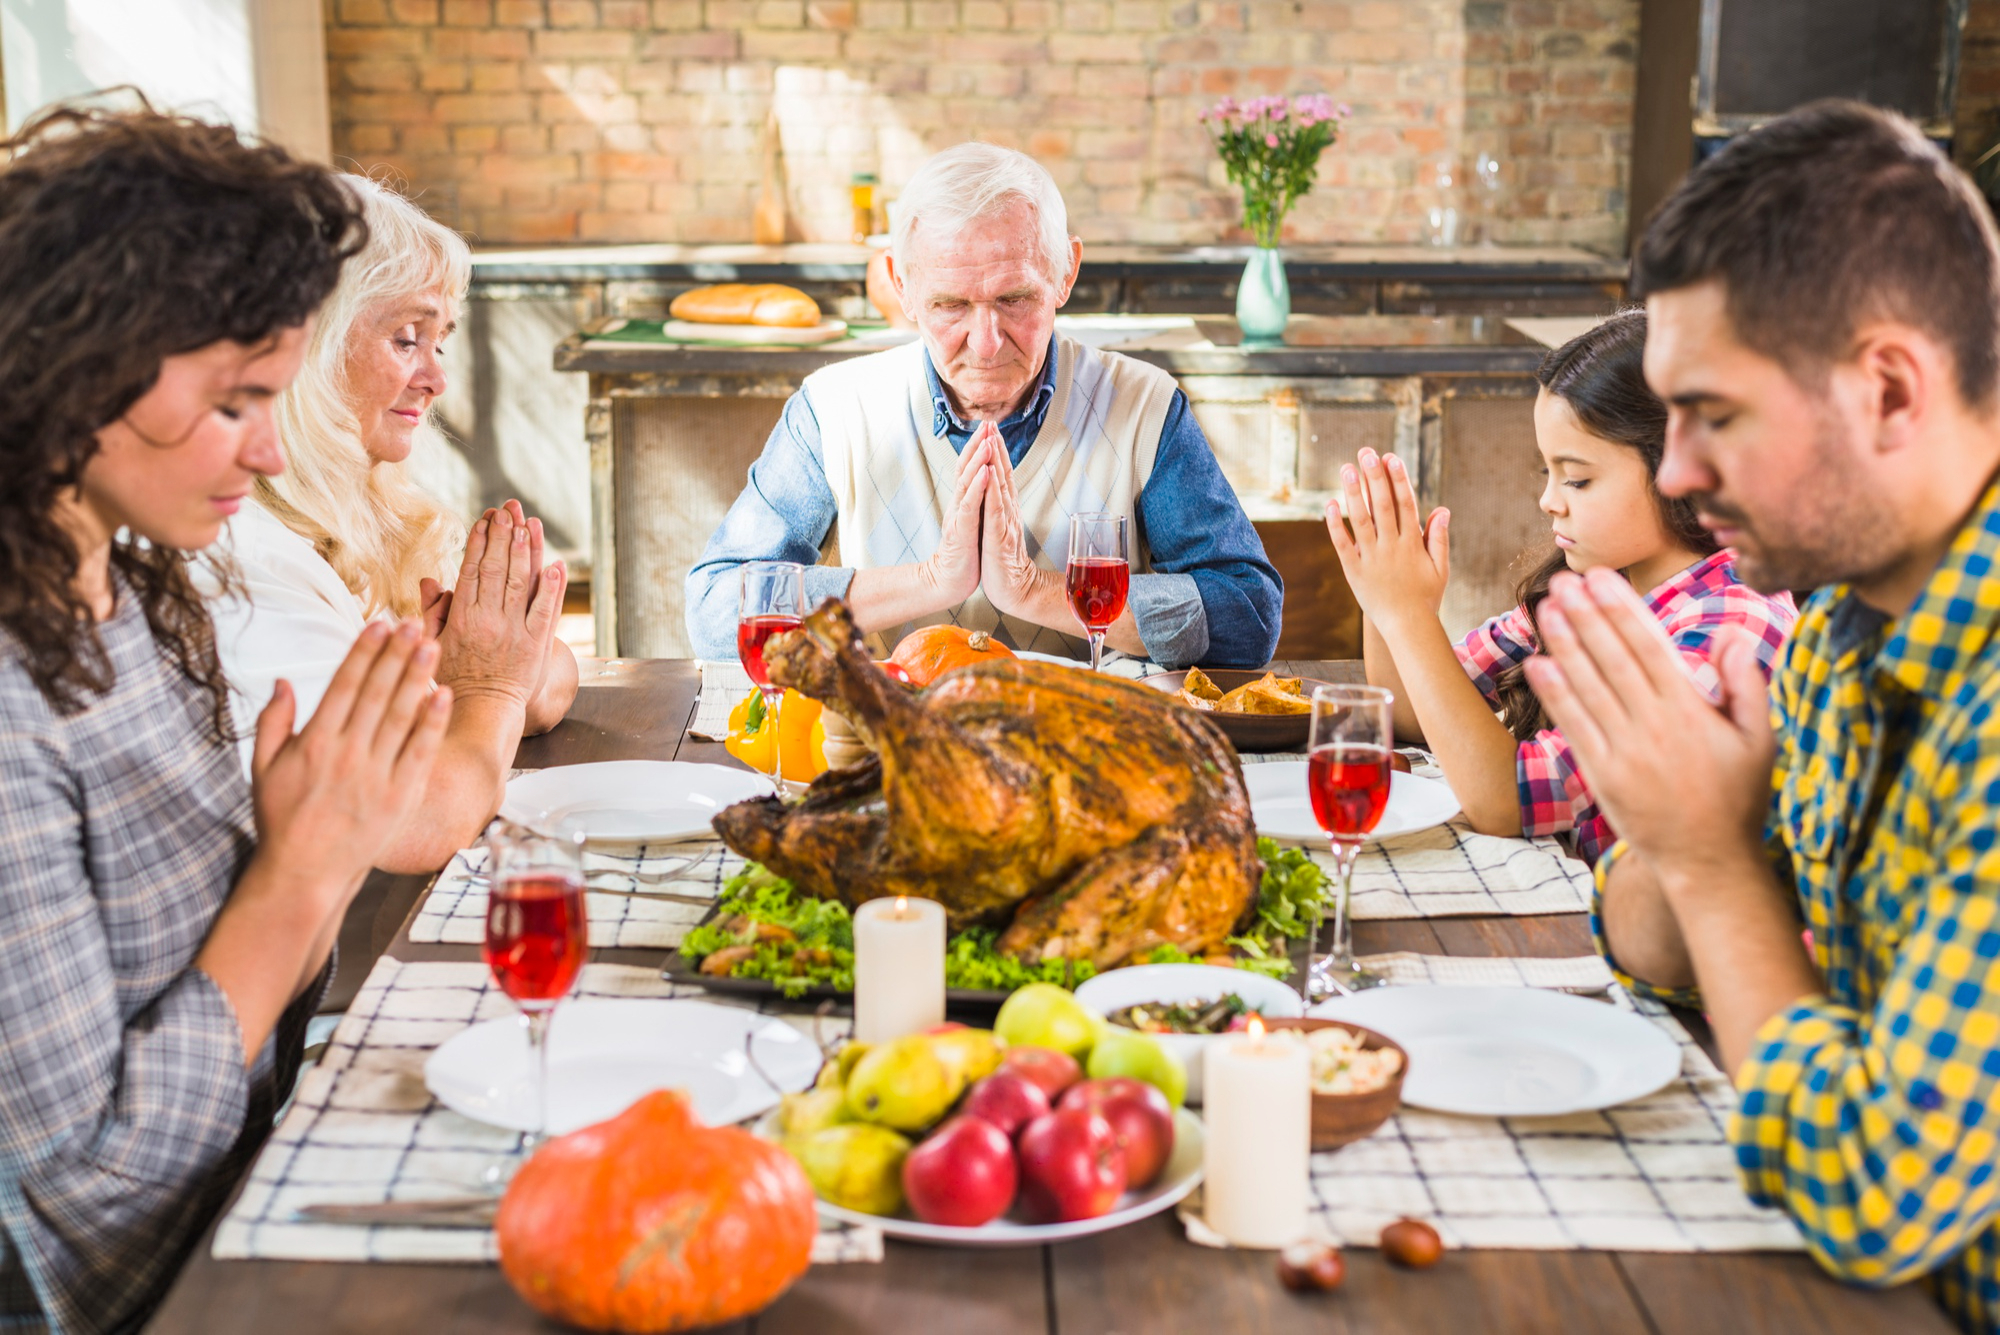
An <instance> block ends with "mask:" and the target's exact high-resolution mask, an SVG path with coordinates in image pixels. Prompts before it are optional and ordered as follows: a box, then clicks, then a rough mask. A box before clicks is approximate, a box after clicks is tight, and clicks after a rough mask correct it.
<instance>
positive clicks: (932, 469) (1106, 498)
mask: <svg viewBox="0 0 2000 1335" xmlns="http://www.w3.org/2000/svg"><path fill="white" fill-rule="evenodd" d="M1174 389H1175V385H1174V379H1173V377H1172V376H1170V375H1168V374H1167V373H1166V372H1165V371H1162V370H1160V369H1158V368H1157V367H1153V366H1148V365H1147V364H1146V363H1144V362H1140V361H1135V360H1133V359H1132V358H1130V357H1125V356H1122V355H1120V354H1118V353H1115V352H1102V351H1099V350H1097V349H1094V348H1090V347H1086V346H1085V345H1084V344H1081V343H1078V342H1077V341H1076V340H1074V339H1071V338H1067V337H1065V336H1063V335H1061V334H1058V335H1057V336H1056V378H1055V393H1054V397H1052V398H1051V399H1050V400H1049V408H1048V412H1047V414H1046V415H1045V416H1044V417H1043V419H1042V428H1041V431H1040V432H1039V433H1037V435H1036V436H1035V440H1034V443H1033V444H1032V445H1030V446H1029V447H1028V452H1027V453H1026V454H1025V455H1023V456H1022V457H1021V462H1020V464H1019V465H1017V466H1016V467H1015V469H1014V486H1015V490H1016V492H1017V493H1018V495H1019V496H1020V508H1021V523H1022V526H1023V527H1024V528H1026V529H1027V540H1028V551H1029V554H1030V555H1032V556H1033V557H1034V559H1035V564H1037V565H1039V566H1041V567H1042V568H1043V569H1045V570H1054V571H1061V570H1062V569H1063V568H1064V566H1065V565H1066V564H1067V563H1068V559H1069V517H1070V516H1071V515H1072V514H1083V513H1088V512H1091V511H1102V512H1106V513H1109V514H1122V515H1125V516H1126V517H1127V519H1128V522H1129V527H1128V530H1127V541H1128V543H1129V544H1130V546H1131V549H1132V550H1131V553H1130V555H1131V560H1132V570H1133V572H1134V573H1135V574H1138V573H1143V572H1145V571H1146V570H1148V569H1149V568H1150V563H1149V561H1148V553H1147V552H1146V550H1145V544H1144V542H1143V541H1142V540H1141V538H1140V534H1139V524H1138V504H1139V493H1140V491H1141V490H1143V489H1144V488H1145V485H1146V480H1147V478H1149V477H1151V476H1152V472H1153V462H1154V459H1155V458H1156V456H1157V455H1158V454H1159V449H1160V431H1161V429H1162V428H1163V427H1164V426H1165V425H1166V420H1167V410H1168V408H1170V407H1171V406H1172V403H1173V396H1174ZM805 393H806V398H807V401H808V402H809V403H810V404H811V405H812V410H813V415H814V417H816V418H817V419H818V422H819V428H820V442H821V448H822V451H823V454H824V464H825V467H826V480H827V485H828V486H829V487H830V488H831V489H832V491H833V497H834V501H835V504H836V505H837V506H838V507H839V515H838V519H837V521H836V522H837V524H838V528H837V534H838V557H837V559H838V561H839V563H840V564H842V565H845V566H849V567H852V568H854V569H857V570H862V569H871V568H877V567H885V566H899V565H909V564H912V563H915V562H918V561H922V560H924V559H926V558H927V557H929V556H930V555H931V553H932V552H934V551H936V550H937V545H938V541H939V539H940V538H941V537H942V535H943V523H944V507H945V504H946V503H947V502H948V501H949V500H950V499H951V497H952V496H953V495H954V494H955V493H956V491H957V487H958V465H959V456H958V454H957V452H956V451H954V450H953V449H952V447H951V442H950V441H949V440H947V439H946V438H945V437H944V436H943V435H941V434H938V435H934V434H932V432H931V425H932V422H933V417H934V413H933V408H932V403H931V391H930V383H929V380H928V378H927V377H926V376H925V374H924V351H923V344H922V343H909V344H905V345H904V346H902V347H898V348H891V349H889V350H888V351H886V352H878V353H874V354H871V355H870V356H866V357H856V358H854V359H853V360H852V361H846V362H840V363H836V364H835V365H832V366H828V367H825V368H824V369H822V370H819V371H815V372H814V373H813V374H812V375H810V376H808V377H807V378H806V382H805ZM940 622H950V623H952V624H954V625H960V626H964V627H966V628H967V629H969V630H984V631H990V632H992V633H993V634H994V636H995V637H996V638H998V639H999V640H1000V642H1001V643H1003V644H1006V645H1008V646H1009V647H1010V648H1014V649H1027V650H1034V651H1037V652H1041V653H1053V654H1059V655H1064V656H1067V657H1084V656H1087V655H1088V654H1089V647H1088V645H1087V643H1086V642H1085V640H1084V639H1083V636H1082V631H1081V628H1080V627H1079V628H1077V629H1076V630H1074V631H1073V632H1071V633H1067V634H1066V633H1064V632H1061V631H1056V630H1051V629H1049V628H1047V627H1044V626H1037V625H1035V624H1033V623H1032V622H1027V621H1021V620H1018V619H1016V618H1014V617H1005V616H1002V615H1000V613H999V611H998V610H997V609H996V608H995V607H994V606H993V604H992V603H991V602H989V601H988V600H987V597H986V594H985V592H984V591H983V590H975V591H974V593H973V595H972V596H971V597H970V598H968V599H966V600H965V601H964V602H962V603H960V604H959V605H958V606H956V607H952V608H947V609H946V610H945V611H943V612H941V613H939V614H937V615H936V616H932V617H927V618H925V619H923V620H922V621H915V622H911V623H909V624H908V625H905V626H902V627H900V628H898V629H897V630H895V631H893V632H878V633H877V634H875V635H871V636H869V637H868V638H869V646H870V649H871V651H872V652H874V653H875V654H876V655H877V656H878V657H883V656H886V655H887V653H888V652H889V650H890V649H892V648H893V647H894V646H895V643H896V641H897V640H899V639H901V638H902V636H904V635H906V634H908V633H909V632H910V631H912V630H914V629H916V628H917V627H918V626H923V625H934V624H937V623H940Z"/></svg>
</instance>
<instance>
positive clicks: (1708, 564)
mask: <svg viewBox="0 0 2000 1335" xmlns="http://www.w3.org/2000/svg"><path fill="white" fill-rule="evenodd" d="M1645 347H1646V313H1645V312H1644V311H1642V310H1628V311H1623V312H1621V313H1619V314H1617V315H1614V316H1612V317H1611V318H1610V319H1608V320H1606V321H1605V322H1604V323H1603V324H1600V325H1598V326H1597V327H1596V328H1594V329H1591V330H1590V331H1588V332H1587V333H1584V334H1581V335H1579V336H1577V337H1576V338H1574V339H1572V340H1570V341H1569V342H1568V343H1565V344H1564V345H1563V346H1562V347H1560V348H1557V349H1555V350H1554V351H1553V352H1551V353H1549V355H1548V356H1547V357H1545V358H1543V359H1542V364H1541V367H1540V368H1539V370H1538V372H1537V379H1539V380H1540V381H1541V392H1540V393H1539V395H1538V396H1537V397H1536V400H1535V444H1536V446H1537V447H1538V448H1539V449H1540V451H1541V454H1542V462H1543V470H1542V471H1543V475H1544V478H1545V481H1544V483H1543V486H1542V494H1541V508H1542V511H1543V513H1545V514H1547V515H1548V516H1549V523H1550V527H1551V528H1553V529H1554V535H1555V546H1554V547H1553V548H1552V549H1551V550H1550V551H1549V553H1548V554H1547V555H1546V556H1545V557H1543V558H1542V559H1541V560H1540V562H1539V563H1538V564H1537V565H1536V567H1535V569H1534V570H1533V572H1532V573H1530V574H1529V576H1528V577H1527V579H1526V580H1525V581H1524V582H1523V584H1522V586H1521V591H1520V603H1519V605H1518V606H1517V607H1515V608H1514V609H1513V610H1511V611H1509V612H1507V613H1505V614H1503V615H1501V616H1497V617H1494V618H1493V619H1492V620H1490V621H1488V622H1486V623H1485V624H1484V625H1482V626H1479V627H1477V628H1476V629H1474V630H1473V632H1472V633H1471V634H1470V635H1467V636H1466V637H1465V638H1464V639H1463V640H1461V641H1460V642H1459V643H1458V644H1457V645H1455V646H1454V645H1453V644H1452V642H1451V640H1450V638H1449V637H1448V636H1447V635H1446V634H1445V631H1444V626H1443V625H1442V623H1440V622H1439V620H1438V607H1439V604H1440V602H1441V600H1442V599H1443V597H1444V586H1445V581H1446V580H1447V579H1448V578H1449V577H1450V574H1451V555H1450V545H1449V536H1450V534H1449V530H1450V523H1451V515H1450V513H1449V512H1447V511H1445V510H1437V511H1435V512H1433V513H1432V514H1431V516H1430V519H1429V520H1428V522H1419V521H1418V515H1417V499H1416V492H1415V490H1414V488H1413V487H1412V486H1411V484H1410V479H1409V475H1408V473H1407V472H1406V471H1405V470H1404V468H1403V464H1402V461H1401V460H1400V459H1398V458H1396V457H1395V456H1394V455H1387V456H1383V457H1381V458H1377V457H1376V456H1375V455H1374V454H1373V452H1371V451H1364V452H1363V453H1362V457H1361V460H1360V466H1359V467H1358V468H1356V467H1354V466H1352V465H1350V466H1349V467H1347V468H1346V469H1344V470H1342V471H1343V482H1344V484H1345V495H1344V496H1343V498H1342V499H1343V501H1344V503H1345V506H1346V513H1347V515H1348V516H1350V518H1351V521H1352V522H1351V523H1350V522H1348V521H1343V519H1342V518H1341V516H1340V513H1339V511H1338V510H1337V508H1335V507H1331V506H1330V507H1328V511H1327V529H1328V532H1330V533H1331V534H1332V536H1333V545H1334V548H1335V550H1336V551H1337V552H1338V553H1339V555H1340V564H1341V569H1342V570H1343V571H1345V572H1346V575H1347V582H1348V585H1349V586H1350V587H1351V588H1352V589H1353V590H1354V596H1355V599H1356V600H1357V601H1358V602H1359V603H1360V604H1361V609H1362V614H1363V616H1364V618H1365V621H1364V631H1363V650H1362V652H1363V655H1364V657H1365V658H1366V660H1367V666H1368V680H1369V681H1371V682H1373V683H1375V684H1377V685H1380V686H1387V687H1388V688H1389V689H1390V690H1392V691H1394V692H1395V693H1396V707H1395V708H1396V730H1397V733H1398V735H1400V736H1402V737H1404V738H1406V739H1408V740H1412V741H1423V742H1425V743H1426V744H1427V745H1429V747H1430V748H1431V750H1432V752H1433V753H1434V754H1435V755H1436V756H1437V758H1438V764H1439V765H1440V766H1441V767H1442V768H1443V770H1444V776H1445V778H1446V780H1447V781H1449V782H1450V784H1451V787H1452V791H1453V792H1454V793H1456V794H1457V795H1458V799H1459V801H1460V803H1461V804H1463V806H1464V808H1465V814H1466V818H1467V819H1468V820H1469V821H1470V822H1471V823H1472V826H1473V828H1474V829H1476V830H1478V831H1480V832H1481V833H1483V834H1503V835H1518V834H1530V835H1541V834H1562V833H1567V834H1570V835H1572V836H1573V838H1574V841H1575V845H1576V850H1577V852H1578V853H1579V854H1580V855H1581V856H1582V857H1583V858H1584V859H1585V860H1586V861H1590V862H1595V861H1596V860H1597V856H1598V854H1599V853H1600V852H1602V851H1603V850H1604V849H1606V848H1608V847H1610V845H1611V841H1612V832H1611V827H1610V826H1609V825H1608V824H1607V823H1606V821H1605V819H1604V817H1603V814H1602V813H1601V812H1599V810H1598V808H1597V803H1596V802H1595V800H1594V799H1592V797H1591V795H1590V790H1589V789H1588V788H1587V787H1586V786H1585V785H1584V782H1583V776H1582V775H1581V774H1579V773H1578V772H1577V768H1576V764H1575V762H1574V760H1573V759H1572V758H1571V755H1570V749H1569V745H1568V744H1567V743H1566V742H1565V741H1564V740H1563V736H1562V734H1561V733H1560V732H1559V731H1557V730H1556V729H1554V728H1553V727H1551V726H1550V725H1549V722H1548V719H1547V718H1546V716H1545V715H1544V714H1543V712H1542V704H1541V701H1540V700H1539V699H1537V698H1536V696H1535V693H1534V690H1533V689H1532V688H1531V687H1530V686H1529V685H1528V682H1527V678H1526V673H1525V668H1524V665H1525V664H1526V662H1527V660H1528V659H1529V658H1531V657H1533V656H1534V654H1535V653H1536V652H1537V646H1538V645H1539V644H1540V638H1541V637H1540V632H1539V630H1538V628H1537V627H1536V624H1535V610H1536V608H1537V607H1539V606H1540V604H1541V601H1542V599H1543V598H1545V597H1546V596H1547V595H1548V591H1549V581H1550V580H1551V579H1553V578H1554V577H1555V576H1556V575H1557V574H1558V573H1560V572H1561V571H1564V570H1579V571H1580V570H1588V569H1590V568H1592V567H1593V566H1610V567H1611V568H1613V569H1615V570H1617V571H1619V572H1621V573H1622V574H1624V576H1625V577H1626V578H1627V579H1628V580H1630V581H1631V583H1632V586H1633V587H1634V588H1636V589H1640V590H1642V591H1644V592H1645V596H1646V600H1647V605H1648V606H1649V607H1650V608H1651V609H1652V611H1653V615H1654V616H1655V617H1656V618H1658V620H1659V622H1660V625H1661V627H1662V629H1663V630H1664V631H1665V633H1666V634H1667V636H1668V637H1669V638H1670V639H1671V640H1672V641H1673V642H1674V645H1675V647H1676V648H1678V649H1679V650H1680V653H1681V657H1682V659H1683V660H1684V661H1685V662H1686V663H1687V665H1688V668H1689V670H1690V672H1691V673H1692V674H1693V676H1694V678H1695V680H1696V681H1697V682H1700V683H1701V684H1702V686H1703V688H1704V689H1706V690H1708V691H1709V692H1710V694H1711V695H1712V696H1713V695H1715V694H1716V676H1715V669H1714V668H1713V667H1711V666H1709V662H1708V660H1709V656H1710V653H1711V652H1712V650H1713V648H1714V644H1713V641H1714V639H1715V635H1716V632H1717V631H1718V630H1720V629H1721V628H1722V627H1723V626H1725V625H1740V626H1743V627H1746V628H1747V629H1749V630H1750V631H1751V632H1752V633H1753V634H1754V635H1755V636H1756V644H1757V660H1758V662H1759V664H1760V665H1761V666H1762V667H1763V669H1764V675H1765V676H1766V677H1767V678H1768V677H1769V676H1770V674H1771V669H1772V665H1773V663H1774V662H1775V661H1776V657H1777V653H1778V647H1779V645H1780V644H1782V643H1783V641H1784V638H1785V634H1786V632H1787V631H1788V630H1789V629H1790V628H1791V625H1792V622H1793V620H1794V619H1795V618H1796V617H1797V610H1796V609H1795V608H1794V607H1793V606H1792V600H1791V599H1790V597H1788V596H1786V595H1784V594H1780V595H1778V596H1777V597H1775V598H1771V597H1766V596H1765V595H1763V594H1761V593H1758V592H1756V591H1755V590H1753V589H1751V588H1750V587H1749V586H1747V585H1745V584H1744V583H1743V582H1742V581H1741V580H1739V579H1738V578H1737V576H1736V563H1735V557H1734V555H1733V554H1732V553H1730V552H1728V551H1726V550H1723V551H1718V550H1717V549H1716V545H1715V540H1714V539H1713V538H1711V537H1710V536H1709V534H1708V532H1707V530H1705V529H1703V528H1702V526H1701V524H1700V522H1699V520H1698V519H1697V517H1696V514H1695V508H1694V505H1693V504H1692V502H1690V501H1687V500H1685V499H1680V500H1675V499H1669V498H1667V497H1664V496H1662V495H1661V494H1660V493H1659V490H1658V489H1657V488H1656V487H1655V486H1654V482H1653V479H1654V475H1655V474H1657V473H1658V472H1659V468H1660V459H1661V457H1662V456H1663V454H1664V453H1665V450H1666V438H1667V409H1666V405H1665V404H1663V403H1661V402H1660V401H1659V399H1658V398H1656V397H1654V395H1653V392H1652V391H1651V390H1650V389H1648V388H1647V387H1646V376H1645V371H1644V368H1643V366H1642V360H1643V357H1644V353H1645ZM1496 713H1497V714H1498V718H1496V717H1495V715H1496Z"/></svg>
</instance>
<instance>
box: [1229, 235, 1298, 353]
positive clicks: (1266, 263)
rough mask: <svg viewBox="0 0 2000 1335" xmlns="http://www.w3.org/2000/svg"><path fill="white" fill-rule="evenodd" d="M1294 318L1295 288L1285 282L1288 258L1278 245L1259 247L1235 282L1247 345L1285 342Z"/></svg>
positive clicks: (1239, 318)
mask: <svg viewBox="0 0 2000 1335" xmlns="http://www.w3.org/2000/svg"><path fill="white" fill-rule="evenodd" d="M1291 318H1292V289H1291V286H1290V285H1289V284H1287V283H1286V282H1285V257H1284V255H1283V254H1282V253H1281V252H1280V251H1279V250H1278V248H1277V247H1276V246H1258V247H1257V248H1256V249H1255V250H1252V251H1251V252H1250V262H1249V263H1248V264H1245V265H1244V266H1243V280H1242V282H1240V283H1238V284H1237V285H1236V323H1237V325H1238V326H1239V327H1240V328H1241V329H1242V330H1243V344H1244V346H1245V347H1266V348H1274V347H1277V346H1278V345H1279V344H1281V343H1283V342H1284V341H1285V322H1286V321H1287V320H1289V319H1291Z"/></svg>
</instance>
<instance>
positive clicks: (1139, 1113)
mask: <svg viewBox="0 0 2000 1335" xmlns="http://www.w3.org/2000/svg"><path fill="white" fill-rule="evenodd" d="M1057 1106H1058V1107H1062V1108H1088V1109H1090V1110H1091V1111H1092V1112H1094V1113H1096V1114H1097V1115H1098V1116H1099V1117H1102V1118H1103V1119H1104V1120H1105V1121H1107V1122H1109V1123H1111V1130H1112V1133H1113V1134H1114V1135H1116V1136H1117V1137H1118V1148H1119V1149H1120V1150H1122V1151H1123V1152H1124V1155H1125V1185H1126V1186H1128V1187H1131V1188H1133V1189H1135V1190H1136V1189H1137V1188H1139V1187H1148V1186H1151V1185H1152V1184H1153V1179H1154V1178H1156V1177H1158V1176H1159V1175H1160V1170H1161V1169H1162V1168H1165V1167H1166V1166H1167V1156H1168V1155H1170V1154H1172V1153H1173V1152H1174V1109H1173V1105H1172V1104H1170V1103H1168V1102H1167V1096H1166V1095H1165V1094H1162V1093H1161V1092H1160V1091H1159V1089H1158V1087H1156V1086H1154V1085H1149V1084H1147V1083H1146V1082H1145V1081H1144V1080H1134V1079H1132V1078H1131V1077H1130V1076H1123V1075H1118V1076H1112V1077H1110V1078H1109V1079H1105V1080H1086V1081H1084V1082H1083V1083H1082V1084H1080V1085H1072V1086H1070V1088H1069V1089H1068V1091H1067V1092H1065V1093H1064V1094H1063V1096H1062V1100H1061V1102H1060V1103H1059V1104H1057Z"/></svg>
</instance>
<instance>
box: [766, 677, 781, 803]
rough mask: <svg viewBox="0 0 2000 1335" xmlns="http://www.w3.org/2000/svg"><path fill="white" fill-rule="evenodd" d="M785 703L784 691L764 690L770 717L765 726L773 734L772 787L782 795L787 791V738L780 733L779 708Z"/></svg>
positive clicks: (767, 718) (767, 688) (767, 711)
mask: <svg viewBox="0 0 2000 1335" xmlns="http://www.w3.org/2000/svg"><path fill="white" fill-rule="evenodd" d="M784 703H785V692H784V691H783V690H782V689H779V690H775V691H774V690H772V689H770V688H769V687H766V688H764V713H765V714H766V715H767V716H768V717H766V718H765V720H764V726H765V727H766V728H768V729H770V733H771V785H772V786H773V787H775V788H776V789H777V790H778V791H779V792H780V793H783V792H784V791H785V737H784V734H783V733H781V732H779V731H778V708H779V706H781V705H783V704H784Z"/></svg>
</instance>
